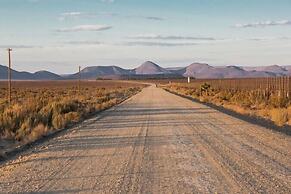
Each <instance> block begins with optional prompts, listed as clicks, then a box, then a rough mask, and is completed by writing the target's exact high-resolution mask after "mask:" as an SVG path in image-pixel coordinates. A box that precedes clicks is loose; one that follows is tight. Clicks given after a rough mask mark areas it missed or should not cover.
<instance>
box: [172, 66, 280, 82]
mask: <svg viewBox="0 0 291 194" xmlns="http://www.w3.org/2000/svg"><path fill="white" fill-rule="evenodd" d="M172 72H175V73H178V74H182V75H183V76H185V77H188V76H189V77H195V78H200V79H204V78H244V77H269V76H276V75H275V74H274V73H269V72H264V71H254V70H252V71H246V70H244V69H243V68H241V67H238V66H226V67H214V66H210V65H208V64H206V63H193V64H191V65H189V66H187V67H184V68H182V69H176V70H172Z"/></svg>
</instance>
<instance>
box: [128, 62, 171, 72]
mask: <svg viewBox="0 0 291 194" xmlns="http://www.w3.org/2000/svg"><path fill="white" fill-rule="evenodd" d="M133 72H134V73H135V74H136V75H157V74H172V72H171V71H169V70H167V69H164V68H162V67H160V66H159V65H157V64H155V63H153V62H151V61H147V62H145V63H143V64H142V65H140V66H139V67H137V68H136V69H134V70H133Z"/></svg>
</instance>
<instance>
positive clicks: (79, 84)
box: [78, 66, 81, 97]
mask: <svg viewBox="0 0 291 194" xmlns="http://www.w3.org/2000/svg"><path fill="white" fill-rule="evenodd" d="M78 92H79V97H80V96H81V66H79V81H78Z"/></svg>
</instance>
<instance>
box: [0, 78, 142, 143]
mask: <svg viewBox="0 0 291 194" xmlns="http://www.w3.org/2000/svg"><path fill="white" fill-rule="evenodd" d="M76 86H77V83H76V82H73V81H59V82H57V81H52V82H25V81H23V82H14V83H13V87H14V88H13V95H12V96H13V104H12V105H11V106H10V107H9V106H8V102H7V99H6V96H7V95H6V94H7V89H6V82H0V99H1V100H0V138H1V137H2V139H3V138H4V139H14V140H17V141H21V142H27V141H34V140H36V139H39V138H40V137H42V136H45V135H46V134H48V133H49V132H51V131H54V130H58V129H63V128H65V127H67V126H70V125H72V124H74V123H76V122H79V121H81V120H83V119H85V118H86V117H88V116H89V115H92V114H93V113H96V112H98V111H101V110H104V109H106V108H108V107H111V106H113V105H115V104H117V103H119V102H121V101H122V100H124V99H125V98H127V97H129V96H132V95H134V94H136V93H137V92H138V91H140V90H141V88H142V87H144V85H142V84H136V83H128V82H119V81H96V82H94V81H88V82H85V81H82V86H81V93H80V95H79V93H78V90H77V88H78V87H76Z"/></svg>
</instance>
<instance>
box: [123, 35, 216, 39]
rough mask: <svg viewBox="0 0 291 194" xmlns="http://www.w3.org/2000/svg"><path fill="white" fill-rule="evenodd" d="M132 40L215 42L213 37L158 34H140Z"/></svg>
mask: <svg viewBox="0 0 291 194" xmlns="http://www.w3.org/2000/svg"><path fill="white" fill-rule="evenodd" d="M129 38H132V39H144V40H217V39H215V38H213V37H199V36H197V37H196V36H176V35H169V36H165V35H158V34H140V35H135V36H130V37H129Z"/></svg>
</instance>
